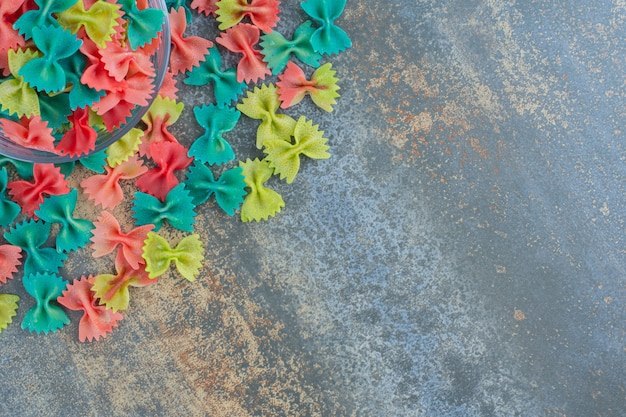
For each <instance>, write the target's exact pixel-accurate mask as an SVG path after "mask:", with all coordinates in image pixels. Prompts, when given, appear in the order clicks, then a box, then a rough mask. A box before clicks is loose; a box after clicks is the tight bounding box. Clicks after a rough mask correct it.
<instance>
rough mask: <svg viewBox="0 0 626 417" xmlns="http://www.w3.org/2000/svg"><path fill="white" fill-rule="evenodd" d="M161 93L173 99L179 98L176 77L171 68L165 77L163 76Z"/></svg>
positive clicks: (162, 95)
mask: <svg viewBox="0 0 626 417" xmlns="http://www.w3.org/2000/svg"><path fill="white" fill-rule="evenodd" d="M159 95H160V96H161V97H166V98H169V99H172V100H177V99H178V87H177V86H176V79H175V78H174V73H173V72H172V71H171V70H170V69H168V70H167V71H166V72H165V77H164V78H163V84H161V89H160V90H159Z"/></svg>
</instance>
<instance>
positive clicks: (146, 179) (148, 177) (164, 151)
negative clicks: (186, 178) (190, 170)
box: [135, 142, 193, 201]
mask: <svg viewBox="0 0 626 417" xmlns="http://www.w3.org/2000/svg"><path fill="white" fill-rule="evenodd" d="M150 155H151V156H152V159H153V160H154V162H155V163H156V164H157V167H156V168H154V169H151V170H149V171H148V172H146V173H145V174H144V175H142V176H141V177H140V178H139V179H138V180H137V182H136V183H135V184H136V185H137V187H138V188H139V189H140V190H141V191H143V192H144V193H147V194H150V195H153V196H155V197H156V198H158V199H159V200H161V201H165V197H167V193H169V192H170V190H171V189H172V188H174V187H175V186H177V185H178V183H179V181H178V178H176V175H175V172H176V171H179V170H181V169H185V168H187V167H188V166H189V165H191V163H192V162H193V158H190V157H188V156H187V148H185V147H184V146H183V145H181V144H180V143H176V142H157V143H153V144H151V145H150Z"/></svg>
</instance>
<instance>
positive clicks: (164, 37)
mask: <svg viewBox="0 0 626 417" xmlns="http://www.w3.org/2000/svg"><path fill="white" fill-rule="evenodd" d="M148 6H149V7H151V8H155V9H159V10H162V11H163V13H164V14H165V19H164V24H163V28H162V33H161V37H160V44H159V45H158V47H157V48H156V49H155V52H154V53H153V55H152V57H151V60H152V63H153V65H154V68H155V77H154V80H153V85H154V92H153V94H152V95H151V96H150V97H149V99H148V104H147V105H145V106H135V107H134V108H133V109H132V113H131V115H130V116H129V117H128V118H127V119H126V121H125V123H123V124H121V125H120V126H119V127H118V128H116V129H115V130H113V131H108V130H106V129H101V130H99V131H98V138H97V140H96V144H95V148H94V149H93V150H91V151H90V152H89V153H87V154H81V155H77V156H70V155H61V154H56V153H52V152H48V151H42V150H38V149H32V148H28V147H25V146H22V145H20V144H18V143H16V142H14V141H13V140H11V139H9V138H7V137H6V136H5V135H3V133H2V130H0V155H4V156H6V157H9V158H13V159H17V160H20V161H27V162H32V163H51V164H57V163H64V162H70V161H74V160H77V159H80V158H84V157H87V156H89V155H93V154H94V153H97V152H100V151H102V150H104V149H106V148H107V147H109V146H110V145H111V144H112V143H114V142H115V141H117V140H119V139H120V138H122V137H123V136H124V135H125V134H126V133H128V132H129V131H130V130H131V129H132V128H133V127H135V126H136V125H137V124H138V123H139V122H140V121H141V118H142V117H143V116H144V115H145V113H146V112H147V111H148V109H149V108H150V106H151V105H152V102H153V101H154V99H155V98H156V96H157V95H158V93H159V90H160V88H161V85H162V84H163V79H164V78H165V74H166V72H167V66H168V64H169V57H170V48H171V44H170V39H171V38H170V24H169V18H168V13H167V6H166V4H165V0H148ZM0 118H2V116H1V115H0Z"/></svg>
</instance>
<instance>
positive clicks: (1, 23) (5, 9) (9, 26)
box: [0, 0, 25, 75]
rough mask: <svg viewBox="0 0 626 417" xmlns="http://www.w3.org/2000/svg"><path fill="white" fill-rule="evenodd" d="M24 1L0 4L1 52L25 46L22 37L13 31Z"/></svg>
mask: <svg viewBox="0 0 626 417" xmlns="http://www.w3.org/2000/svg"><path fill="white" fill-rule="evenodd" d="M23 4H24V0H2V2H0V39H2V44H1V45H0V50H3V51H7V50H9V49H15V48H17V47H19V46H22V45H24V43H25V41H24V38H23V37H22V36H20V34H19V33H18V32H17V30H15V29H13V23H15V19H16V17H17V12H18V10H20V9H21V8H22V5H23ZM7 75H8V74H7Z"/></svg>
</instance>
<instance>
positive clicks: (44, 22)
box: [13, 0, 76, 40]
mask: <svg viewBox="0 0 626 417" xmlns="http://www.w3.org/2000/svg"><path fill="white" fill-rule="evenodd" d="M74 3H76V0H35V4H36V5H37V6H38V7H37V8H32V9H31V10H28V11H26V12H25V13H24V14H22V15H21V16H20V18H19V19H17V21H16V22H15V24H14V25H13V27H14V28H15V29H17V30H18V31H19V34H20V35H22V36H24V38H25V39H26V40H29V39H30V38H32V37H33V30H34V29H36V28H40V27H44V26H47V27H58V26H59V23H58V21H57V20H56V18H55V17H54V16H55V14H57V13H61V12H63V11H65V10H67V9H69V8H70V7H71V6H72V5H73V4H74Z"/></svg>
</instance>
